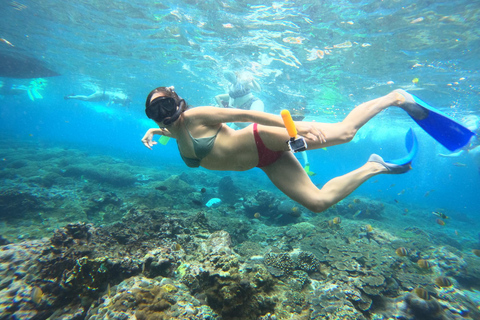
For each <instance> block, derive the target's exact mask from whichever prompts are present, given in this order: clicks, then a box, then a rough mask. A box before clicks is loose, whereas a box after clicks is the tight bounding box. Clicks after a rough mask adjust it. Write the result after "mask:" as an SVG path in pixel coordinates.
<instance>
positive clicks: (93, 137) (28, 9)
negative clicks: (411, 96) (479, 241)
mask: <svg viewBox="0 0 480 320" xmlns="http://www.w3.org/2000/svg"><path fill="white" fill-rule="evenodd" d="M478 5H479V3H478V1H473V2H472V1H437V2H434V3H433V2H431V1H393V0H392V1H379V0H368V1H353V0H352V1H334V2H327V1H325V2H324V1H314V0H305V1H283V2H262V1H228V0H226V1H195V0H183V1H162V2H151V1H141V0H134V1H109V2H99V1H93V0H90V1H75V2H60V1H53V0H47V1H41V2H36V1H4V2H2V4H0V11H1V12H2V19H1V21H0V26H1V28H0V30H1V31H0V37H1V38H2V41H1V42H0V49H1V52H13V53H15V54H16V53H21V54H25V55H28V56H30V57H34V58H36V59H38V60H39V61H41V63H43V64H45V65H46V66H48V67H49V68H51V69H52V70H54V71H56V72H58V73H59V74H60V76H57V77H49V78H44V80H43V82H42V88H41V89H38V93H40V95H41V97H40V96H38V97H35V96H33V97H32V96H31V93H30V95H29V94H28V90H24V91H23V92H22V93H21V94H16V95H10V94H9V93H8V92H3V93H4V94H3V95H1V96H0V115H1V117H0V130H1V136H2V141H3V143H4V144H5V145H7V146H11V145H12V144H13V145H18V146H22V145H27V144H30V143H33V144H34V145H37V146H40V147H43V146H44V147H45V148H50V147H56V146H60V147H67V148H78V149H81V150H89V151H91V152H94V153H97V154H104V155H108V156H112V157H116V158H122V159H125V160H126V161H129V163H136V164H137V165H146V166H153V167H157V168H158V170H162V168H164V167H166V166H167V167H168V166H170V165H172V166H174V167H177V166H178V167H179V168H180V167H182V166H183V163H182V162H181V159H180V157H179V154H178V151H177V149H176V145H175V143H174V142H170V143H169V144H168V145H167V146H157V147H156V148H155V150H154V151H150V150H147V149H146V148H145V147H144V146H143V145H142V144H141V142H140V139H141V137H142V136H143V134H144V132H145V131H146V130H147V129H148V128H149V127H151V126H153V125H154V123H153V122H151V121H149V120H148V119H147V118H146V117H145V115H144V100H145V97H146V95H147V94H148V92H150V90H152V89H153V88H155V87H157V86H163V85H165V86H169V85H174V86H175V88H176V91H177V92H178V93H179V94H180V95H181V96H182V97H183V98H185V99H186V100H187V102H188V103H189V104H191V105H193V106H200V105H213V104H214V99H213V97H214V96H215V95H216V94H219V93H222V92H225V90H226V81H225V79H224V78H223V76H222V72H223V70H225V69H231V70H248V71H250V72H252V73H253V74H254V75H255V77H256V79H257V80H258V81H259V82H260V83H261V85H262V87H263V91H262V92H261V93H260V94H259V95H258V96H259V97H260V98H261V99H262V100H263V101H264V102H265V106H266V111H267V112H272V113H279V111H280V110H281V109H283V108H288V109H300V110H301V111H302V112H304V114H305V115H306V120H315V121H324V122H334V121H339V120H341V119H342V118H343V117H344V116H345V115H346V114H347V113H348V112H349V111H350V110H351V109H353V107H354V106H355V105H358V104H359V103H361V102H364V101H367V100H370V99H373V98H375V97H378V96H380V95H383V94H386V93H388V92H390V91H391V90H393V89H396V88H405V89H407V90H410V91H411V92H412V93H415V94H416V95H418V96H419V97H421V98H422V99H423V100H425V101H428V102H429V103H430V104H431V105H433V106H435V107H437V108H439V109H441V110H443V111H444V112H446V113H447V114H449V115H451V116H452V117H454V118H455V119H457V120H458V121H462V120H463V119H464V118H465V117H466V116H469V115H479V112H480V110H479V107H478V105H479V94H480V90H479V71H478V70H479V67H480V65H479V64H480V62H479V60H478V56H479V54H480V40H479V37H478V34H479V28H478V24H477V21H478V16H479V14H480V12H479V9H478V8H479V6H478ZM3 63H5V62H2V64H3ZM0 80H1V81H2V83H3V88H6V87H7V86H16V87H19V86H25V87H27V88H28V87H31V86H32V84H31V81H32V80H33V79H32V78H28V79H15V78H11V77H5V78H0ZM95 88H97V89H99V90H100V91H105V90H107V91H119V92H122V93H124V94H126V95H128V96H129V97H130V99H131V103H130V104H129V105H127V106H122V105H119V104H111V105H108V104H107V103H106V102H88V101H78V100H65V99H64V96H66V95H69V94H87V95H88V94H91V93H92V92H93V91H94V89H95ZM33 89H35V88H34V87H31V88H30V90H33ZM409 127H412V128H413V129H414V130H415V131H416V133H417V135H418V138H419V144H420V151H419V154H418V157H417V158H416V159H415V161H414V163H413V168H414V169H413V170H412V171H411V172H409V173H408V174H405V175H401V176H379V177H376V178H374V179H371V180H370V181H368V182H367V183H365V184H364V185H363V186H361V187H360V188H359V189H358V190H357V191H355V193H354V194H355V195H356V196H365V197H369V198H372V199H376V200H380V201H383V202H385V203H392V204H394V203H402V204H405V205H404V206H405V208H409V209H412V208H423V209H425V210H424V214H429V212H430V211H439V210H441V211H444V212H447V213H449V214H452V215H455V214H458V215H466V216H468V217H470V218H472V219H473V220H474V221H477V220H478V215H479V213H478V208H480V197H479V193H478V188H479V186H480V175H479V172H478V169H479V168H478V167H476V166H475V164H474V162H473V160H472V159H471V158H469V157H468V155H464V156H462V157H459V158H442V157H439V156H438V154H439V153H447V150H446V149H444V148H443V147H442V146H441V145H439V144H438V143H437V142H436V141H434V140H433V139H432V138H431V137H429V136H428V135H427V134H425V133H424V132H423V131H421V129H420V128H419V127H418V126H417V125H416V124H415V123H414V122H413V121H411V120H410V118H409V117H408V116H407V115H406V114H404V113H403V112H401V111H398V110H387V111H386V112H384V113H382V114H380V115H379V116H378V117H376V118H375V119H374V120H373V121H371V122H370V123H369V124H368V125H366V126H365V127H364V128H362V129H361V130H360V132H359V134H358V138H357V139H356V140H355V141H354V142H352V143H349V144H348V145H342V146H337V147H331V148H328V149H327V150H315V151H309V158H310V162H311V169H312V171H314V172H316V173H317V174H316V175H315V176H313V177H312V180H313V181H314V182H315V183H316V184H318V185H323V184H324V183H325V182H326V181H328V180H329V179H331V178H333V177H335V176H338V175H341V174H344V173H346V172H348V171H350V170H353V169H354V168H357V167H358V166H360V165H361V164H363V163H364V162H365V161H366V159H368V156H369V155H370V154H371V153H379V154H381V155H382V156H384V157H385V158H396V157H400V156H402V155H403V154H404V153H405V149H404V146H403V137H404V134H405V133H406V131H407V130H408V128H409ZM7 160H8V159H6V160H5V161H7ZM182 168H183V167H182ZM4 170H8V169H4ZM182 170H185V172H188V170H194V169H187V168H186V167H185V168H183V169H182ZM196 170H203V169H196ZM259 173H260V170H259V169H254V170H252V171H250V172H244V173H232V174H231V176H232V177H234V179H235V178H236V177H242V178H243V179H248V178H249V177H252V179H253V178H255V177H256V176H258V175H259ZM221 174H224V173H221ZM264 180H265V184H266V185H267V186H268V185H269V184H268V180H267V178H266V177H265V178H264Z"/></svg>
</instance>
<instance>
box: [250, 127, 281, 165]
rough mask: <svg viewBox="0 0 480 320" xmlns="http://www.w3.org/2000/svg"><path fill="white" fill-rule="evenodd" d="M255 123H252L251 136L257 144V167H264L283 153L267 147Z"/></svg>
mask: <svg viewBox="0 0 480 320" xmlns="http://www.w3.org/2000/svg"><path fill="white" fill-rule="evenodd" d="M257 126H258V125H257V124H256V123H254V124H253V137H254V138H255V143H256V145H257V152H258V164H257V167H258V168H261V167H266V166H268V165H270V164H272V163H274V162H275V161H277V160H278V158H280V157H281V156H282V154H283V151H273V150H270V149H268V148H267V147H266V146H265V144H264V143H263V141H262V138H260V135H259V134H258V129H257Z"/></svg>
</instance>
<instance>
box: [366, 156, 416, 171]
mask: <svg viewBox="0 0 480 320" xmlns="http://www.w3.org/2000/svg"><path fill="white" fill-rule="evenodd" d="M368 162H376V163H379V164H381V165H382V166H384V167H385V168H386V169H387V170H388V171H387V172H385V173H390V174H400V173H405V172H407V171H410V170H411V169H412V166H411V162H408V163H405V164H395V163H389V162H385V161H384V160H383V158H382V157H380V156H379V155H378V154H372V155H371V156H370V158H368Z"/></svg>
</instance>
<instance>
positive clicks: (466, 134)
mask: <svg viewBox="0 0 480 320" xmlns="http://www.w3.org/2000/svg"><path fill="white" fill-rule="evenodd" d="M410 95H411V96H412V97H413V99H414V100H415V102H416V103H417V105H419V106H420V107H421V108H423V109H425V110H427V112H428V115H427V117H426V118H425V119H422V120H417V119H415V118H414V117H412V119H413V120H415V122H416V123H418V125H419V126H420V127H422V128H423V130H425V131H426V132H427V133H428V134H429V135H430V136H432V137H433V138H434V139H435V140H437V141H438V142H440V143H441V144H442V145H443V146H444V147H445V148H447V149H448V150H450V151H455V150H457V149H460V148H462V147H464V146H465V145H467V143H468V142H469V141H470V138H471V137H472V136H473V135H475V133H473V132H472V131H470V130H469V129H468V128H467V127H465V126H463V125H462V124H460V123H458V122H457V121H455V120H453V119H452V118H451V117H449V116H448V115H446V114H445V113H443V112H441V111H440V110H437V109H435V108H434V107H432V106H430V105H428V104H427V103H426V102H424V101H422V100H420V99H419V98H418V97H416V96H414V95H413V94H410Z"/></svg>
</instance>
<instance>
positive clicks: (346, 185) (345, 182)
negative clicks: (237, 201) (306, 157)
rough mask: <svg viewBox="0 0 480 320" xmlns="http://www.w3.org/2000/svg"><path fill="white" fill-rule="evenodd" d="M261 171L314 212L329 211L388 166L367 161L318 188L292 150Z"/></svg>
mask: <svg viewBox="0 0 480 320" xmlns="http://www.w3.org/2000/svg"><path fill="white" fill-rule="evenodd" d="M262 170H263V171H264V172H265V173H266V174H267V175H268V177H269V178H270V180H271V181H272V182H273V183H274V184H275V186H276V187H277V188H278V189H280V190H281V191H282V192H283V193H285V194H286V195H287V196H288V197H290V198H291V199H292V200H294V201H296V202H298V203H300V204H301V205H303V206H305V207H306V208H308V209H309V210H311V211H313V212H322V211H324V210H326V209H327V208H329V207H330V206H332V205H334V204H335V203H337V202H339V201H340V200H342V199H344V198H345V197H346V196H348V195H349V194H350V193H352V192H353V191H354V190H355V189H357V188H358V187H359V186H360V185H361V184H362V183H364V182H365V181H367V180H368V179H369V178H371V177H373V176H375V175H377V174H381V173H388V169H387V168H385V167H384V166H383V165H381V164H379V163H377V162H367V163H366V164H364V165H363V166H361V167H360V168H358V169H356V170H354V171H352V172H349V173H347V174H345V175H343V176H340V177H336V178H333V179H332V180H330V181H328V182H327V183H326V184H325V185H324V186H323V187H322V188H321V189H318V188H317V187H316V186H315V185H314V184H313V182H312V181H311V180H310V177H309V176H308V175H307V173H306V172H305V170H303V168H302V166H301V164H300V163H299V162H298V160H297V159H296V158H295V156H294V155H293V154H292V153H290V152H285V153H284V155H283V156H282V157H281V158H280V159H278V160H277V161H276V162H275V163H273V164H271V165H269V166H267V167H264V168H262Z"/></svg>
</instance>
